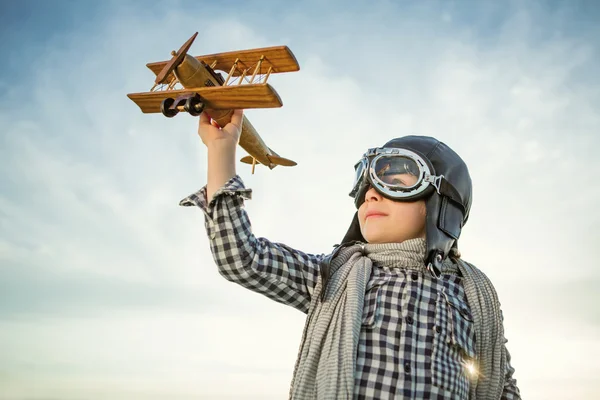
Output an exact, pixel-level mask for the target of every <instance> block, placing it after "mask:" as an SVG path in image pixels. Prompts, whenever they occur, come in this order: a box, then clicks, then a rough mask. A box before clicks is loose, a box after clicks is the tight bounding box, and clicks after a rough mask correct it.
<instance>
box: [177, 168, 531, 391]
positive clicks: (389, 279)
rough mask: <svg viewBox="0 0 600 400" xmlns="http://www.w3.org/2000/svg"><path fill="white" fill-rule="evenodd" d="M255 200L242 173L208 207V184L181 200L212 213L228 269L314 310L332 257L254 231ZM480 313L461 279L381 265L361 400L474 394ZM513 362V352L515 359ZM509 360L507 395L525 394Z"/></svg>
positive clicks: (367, 312) (246, 282) (215, 250)
mask: <svg viewBox="0 0 600 400" xmlns="http://www.w3.org/2000/svg"><path fill="white" fill-rule="evenodd" d="M250 198H251V190H250V189H246V188H245V187H244V184H243V182H242V179H241V178H240V177H239V176H238V175H236V176H235V177H233V178H232V179H231V180H230V181H229V182H227V183H226V184H225V185H224V187H222V188H221V189H219V190H218V191H217V192H216V193H215V194H214V196H213V199H212V201H211V203H210V204H206V187H204V188H202V189H200V190H199V191H198V192H196V193H194V194H192V195H190V196H188V197H186V198H185V199H183V200H181V202H180V205H182V206H197V207H199V208H200V209H201V210H202V211H203V212H204V215H205V226H206V231H207V233H208V237H209V239H210V247H211V251H212V254H213V257H214V260H215V262H216V264H217V266H218V267H219V272H220V274H221V275H222V276H223V277H225V278H226V279H227V280H229V281H232V282H235V283H238V284H240V285H242V286H244V287H246V288H248V289H251V290H253V291H255V292H259V293H262V294H264V295H266V296H267V297H269V298H271V299H273V300H275V301H278V302H280V303H283V304H287V305H290V306H292V307H294V308H296V309H298V310H300V311H302V312H304V313H307V312H308V308H309V305H310V302H311V297H312V294H313V290H314V287H315V285H316V282H317V279H318V278H319V264H320V262H321V261H322V260H323V259H324V258H325V256H326V255H325V254H320V255H316V254H307V253H304V252H301V251H298V250H295V249H292V248H290V247H288V246H286V245H285V244H281V243H272V242H270V241H269V240H267V239H265V238H257V237H255V236H254V235H253V233H252V229H251V225H250V220H249V218H248V215H247V213H246V211H245V210H244V208H243V204H244V199H250ZM474 349H475V332H474V327H473V318H472V316H471V312H470V309H469V306H468V303H467V301H466V296H465V292H464V289H463V286H462V284H461V280H460V277H459V276H458V275H456V274H455V273H448V274H444V275H442V276H441V277H440V278H439V279H435V278H433V277H432V276H431V275H430V274H429V273H428V272H427V271H426V270H423V271H408V270H403V269H399V268H387V267H383V266H379V265H377V264H376V263H375V264H374V265H373V270H372V274H371V278H370V280H369V282H368V284H367V288H366V293H365V304H364V310H363V317H362V328H361V334H360V338H359V342H358V349H357V359H356V372H355V398H358V399H388V398H406V399H467V398H468V395H469V372H468V369H467V368H466V365H467V363H468V362H469V360H471V359H473V358H474V357H475V350H474ZM508 361H510V356H509V357H508ZM513 372H514V369H513V368H512V367H511V366H510V362H507V368H506V379H505V386H504V392H503V395H502V399H520V395H519V389H518V388H517V386H516V380H514V379H513V378H512V374H513Z"/></svg>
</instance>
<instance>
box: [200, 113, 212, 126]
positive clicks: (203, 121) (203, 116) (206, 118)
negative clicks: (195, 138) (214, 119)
mask: <svg viewBox="0 0 600 400" xmlns="http://www.w3.org/2000/svg"><path fill="white" fill-rule="evenodd" d="M209 123H210V117H209V116H208V114H207V113H205V112H202V113H201V114H200V122H199V124H200V125H204V124H209Z"/></svg>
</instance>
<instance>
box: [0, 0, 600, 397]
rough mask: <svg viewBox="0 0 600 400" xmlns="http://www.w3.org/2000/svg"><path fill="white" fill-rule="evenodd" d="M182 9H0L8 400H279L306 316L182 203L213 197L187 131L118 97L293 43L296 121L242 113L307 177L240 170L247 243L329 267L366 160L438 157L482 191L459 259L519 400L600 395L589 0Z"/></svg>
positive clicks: (279, 86)
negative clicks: (186, 55)
mask: <svg viewBox="0 0 600 400" xmlns="http://www.w3.org/2000/svg"><path fill="white" fill-rule="evenodd" d="M169 4H170V5H169V7H168V8H165V6H164V3H159V2H155V3H148V2H128V3H127V4H125V3H121V2H116V1H115V2H103V3H100V2H53V3H52V4H51V5H48V4H46V3H45V2H41V1H40V2H28V1H24V2H18V3H17V2H11V3H7V2H4V3H2V5H1V6H0V7H2V8H1V12H0V22H2V23H1V24H0V32H1V35H2V40H1V41H0V46H1V47H0V51H2V54H3V60H4V62H3V63H2V65H0V88H1V89H2V90H3V94H2V95H1V96H0V126H2V127H3V128H2V129H1V130H0V171H1V173H0V293H2V297H1V298H0V299H1V301H0V354H2V355H3V356H2V357H0V359H1V361H0V388H1V389H0V398H2V399H39V398H63V399H81V398H86V399H99V398H136V399H153V398H157V399H158V398H165V397H169V398H182V399H185V398H197V397H198V396H202V397H207V398H221V399H228V398H240V396H244V397H245V398H257V399H258V398H261V399H265V398H274V399H275V398H282V397H284V396H286V394H287V389H288V385H289V382H290V379H291V374H292V369H293V365H294V360H295V357H296V353H297V349H298V344H299V340H300V335H301V332H302V327H303V324H304V318H303V315H302V314H300V313H298V312H297V311H295V310H293V309H289V308H286V307H284V306H282V305H279V304H276V303H274V302H272V301H269V300H268V299H266V298H263V297H261V296H259V295H256V294H254V293H251V292H248V291H246V290H244V289H242V288H240V287H237V286H235V285H232V284H230V283H228V282H226V281H224V280H223V279H222V278H221V277H220V276H219V275H218V273H217V271H216V267H215V266H214V263H213V261H212V256H211V254H210V251H209V247H208V240H207V238H206V235H205V233H204V225H203V223H204V222H203V217H202V213H201V212H200V211H199V210H193V209H184V208H181V207H179V206H178V205H177V204H178V202H179V200H180V199H181V198H183V197H184V196H186V195H187V194H189V193H191V192H193V191H195V190H197V189H199V188H200V187H201V186H203V185H204V183H205V176H206V165H205V163H206V152H205V149H204V147H203V145H202V143H201V142H200V140H199V138H198V136H197V134H196V120H195V119H194V118H191V117H189V116H185V115H183V116H182V115H180V116H178V117H177V118H174V119H166V118H163V117H162V116H160V115H143V114H142V113H141V112H139V109H138V108H137V107H136V106H135V104H133V103H132V102H131V101H130V100H129V99H128V98H127V97H126V94H127V93H131V92H139V91H144V90H148V89H149V88H150V86H151V85H152V81H153V75H152V73H151V72H150V71H149V70H147V68H146V67H145V64H146V63H148V62H151V61H159V60H164V59H168V57H169V53H170V51H171V50H173V49H177V48H179V46H180V45H181V44H182V43H183V42H184V41H185V40H186V39H187V38H188V37H189V36H191V34H192V33H193V32H195V31H199V32H200V34H199V37H198V39H197V40H196V41H195V43H194V45H193V46H192V48H191V53H192V54H195V55H198V54H205V53H213V52H217V51H231V50H236V49H246V48H252V47H263V46H271V45H279V44H286V45H288V46H289V47H290V48H291V49H292V51H293V52H294V54H295V55H296V58H297V59H298V61H299V63H300V66H301V70H300V71H299V72H295V73H291V74H282V75H273V76H272V77H271V78H270V82H271V83H272V85H273V86H274V87H275V88H276V90H277V91H278V93H279V94H280V95H281V97H282V99H283V103H284V107H283V108H281V109H276V110H250V111H248V112H247V113H246V115H247V116H248V118H249V119H251V120H252V123H253V125H254V126H255V127H256V128H257V130H258V131H259V132H260V134H261V136H262V137H263V139H264V140H265V141H266V143H267V144H268V145H269V146H270V147H271V148H273V149H275V151H277V152H278V153H279V154H281V155H282V156H284V157H289V158H292V159H294V160H296V161H297V162H298V166H297V167H295V168H276V169H274V170H272V171H267V170H264V169H262V168H257V173H256V174H254V175H251V174H250V170H249V168H247V166H245V165H241V164H240V165H238V172H239V174H240V175H241V176H242V178H243V179H244V181H245V182H246V184H247V186H249V187H251V188H252V189H253V190H254V195H253V200H251V201H249V202H247V203H246V208H247V210H248V212H249V215H250V218H251V220H252V223H253V229H254V232H255V234H256V235H258V236H265V237H267V238H269V239H271V240H273V241H281V242H284V243H287V244H289V245H291V246H293V247H296V248H299V249H301V250H304V251H307V252H314V253H321V252H328V251H329V250H330V249H331V246H332V245H333V244H334V243H337V242H339V240H340V239H341V237H342V236H343V234H344V232H345V230H346V228H347V225H348V223H349V221H350V218H351V216H352V214H353V212H354V209H353V202H352V200H351V199H350V198H349V197H348V196H347V193H348V192H349V190H350V189H349V186H350V185H351V181H352V178H353V174H352V172H353V171H352V166H353V165H354V162H355V161H356V159H357V158H358V157H359V156H360V155H361V154H362V153H363V151H364V150H365V149H366V148H368V147H373V146H377V145H380V144H383V143H385V142H386V141H387V140H389V139H390V138H392V137H396V136H402V135H404V134H415V133H416V134H424V135H431V136H435V137H437V138H439V139H441V140H443V141H444V142H446V143H447V144H449V145H450V146H451V147H452V148H454V149H455V150H456V151H457V152H458V153H459V154H461V156H462V157H463V158H464V159H465V160H466V162H467V164H468V165H469V168H470V170H471V175H472V178H473V182H474V202H473V208H472V211H471V217H470V219H469V223H468V224H467V225H466V227H465V229H464V231H463V237H461V240H460V247H461V250H462V252H463V255H464V256H465V259H467V260H468V261H471V262H473V263H475V264H476V265H478V266H479V267H480V268H481V269H482V270H484V271H485V272H486V273H487V274H488V276H490V278H491V279H492V280H493V282H494V283H495V285H496V288H497V290H498V293H499V295H500V299H501V302H502V304H503V310H504V315H505V327H506V332H507V337H508V339H509V344H508V345H509V349H510V351H511V353H512V355H513V362H514V365H515V367H516V369H517V372H516V377H517V379H518V382H519V386H520V387H521V389H522V391H523V394H524V395H525V397H527V398H533V399H562V398H566V397H569V398H592V397H597V396H598V395H599V394H600V387H599V386H598V384H597V382H596V380H597V378H596V377H597V376H598V374H599V373H600V369H599V367H598V363H597V362H596V361H595V360H597V359H598V357H600V335H599V333H600V307H599V306H598V304H600V295H599V294H598V293H599V292H598V291H597V287H598V284H600V264H599V263H598V261H597V258H596V257H595V256H594V253H593V252H594V250H595V249H596V247H597V246H598V243H600V234H599V231H598V228H597V227H598V224H599V223H600V212H599V211H598V209H597V204H600V189H599V186H598V184H597V183H596V178H595V177H596V176H597V175H598V173H600V162H599V161H598V160H599V159H598V156H597V149H598V146H599V145H600V139H599V137H598V131H600V116H599V115H598V112H597V110H598V109H599V107H600V81H599V79H598V77H597V72H596V71H597V66H598V65H599V62H600V53H599V50H600V46H599V40H598V39H597V38H598V37H600V32H599V30H600V28H598V27H597V24H596V23H595V21H597V20H598V17H599V11H600V6H598V5H597V3H596V2H593V1H589V2H577V1H572V2H568V3H567V2H536V1H528V2H524V1H511V2H491V1H490V2H470V1H469V2H467V1H460V2H458V1H457V2H433V1H431V2H391V1H390V2H383V1H378V2H352V5H348V4H346V2H329V3H327V4H326V5H323V4H321V3H320V2H316V1H313V2H302V1H298V2H293V3H290V2H280V3H275V2H243V5H241V4H238V2H233V1H230V2H219V4H217V3H216V2H204V1H202V2H198V1H194V2H184V1H179V2H171V3H169ZM242 156H243V150H241V149H240V150H239V158H241V157H242ZM323 171H327V174H324V173H323ZM281 197H283V198H285V199H286V201H285V202H282V201H281ZM282 221H283V222H282ZM549 360H551V361H549ZM31 382H35V385H32V384H31ZM557 382H559V384H557Z"/></svg>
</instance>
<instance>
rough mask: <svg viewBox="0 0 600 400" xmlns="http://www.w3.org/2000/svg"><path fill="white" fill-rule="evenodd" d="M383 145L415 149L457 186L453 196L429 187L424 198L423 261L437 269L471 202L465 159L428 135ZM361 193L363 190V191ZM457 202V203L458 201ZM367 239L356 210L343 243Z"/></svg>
mask: <svg viewBox="0 0 600 400" xmlns="http://www.w3.org/2000/svg"><path fill="white" fill-rule="evenodd" d="M383 147H386V148H390V147H392V148H402V149H407V150H411V151H414V152H415V153H417V154H419V155H420V156H422V157H424V158H426V159H427V160H429V162H430V163H431V165H432V166H433V168H434V170H435V174H436V175H443V176H444V177H445V179H446V180H447V181H448V182H449V183H450V184H451V185H452V186H454V188H455V189H456V192H457V193H456V195H455V196H452V198H450V197H448V196H444V195H440V194H438V193H437V192H436V191H432V194H431V195H429V196H428V197H427V198H425V203H426V208H427V221H426V241H427V254H426V258H425V265H428V264H430V263H431V264H432V266H433V267H434V268H435V269H437V270H438V271H439V270H440V268H441V264H442V261H443V260H444V259H446V257H447V256H448V254H449V253H450V250H451V249H452V248H453V247H456V242H457V240H458V238H459V236H460V233H461V229H462V227H463V226H464V224H465V223H466V222H467V220H468V218H469V211H470V209H471V202H472V197H473V196H472V184H471V176H470V175H469V170H468V168H467V165H466V164H465V162H464V161H463V160H462V158H460V156H459V155H458V154H456V153H455V152H454V151H453V150H452V149H451V148H450V147H448V146H447V145H446V144H444V143H442V142H440V141H439V140H437V139H435V138H432V137H428V136H404V137H401V138H396V139H392V140H390V141H389V142H387V143H386V144H385V145H384V146H383ZM363 195H364V193H363ZM457 203H458V204H457ZM350 241H361V242H366V240H365V238H364V237H363V236H362V233H361V232H360V225H359V222H358V212H357V213H355V214H354V218H353V220H352V223H351V225H350V228H349V229H348V231H347V232H346V235H345V236H344V239H343V241H342V244H343V243H347V242H350Z"/></svg>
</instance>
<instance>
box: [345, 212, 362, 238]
mask: <svg viewBox="0 0 600 400" xmlns="http://www.w3.org/2000/svg"><path fill="white" fill-rule="evenodd" d="M353 240H357V241H359V242H365V243H366V240H365V238H364V237H363V235H362V232H361V231H360V223H359V222H358V211H357V212H355V213H354V218H352V223H351V224H350V228H348V232H346V236H344V239H342V244H344V243H347V242H351V241H353Z"/></svg>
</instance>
